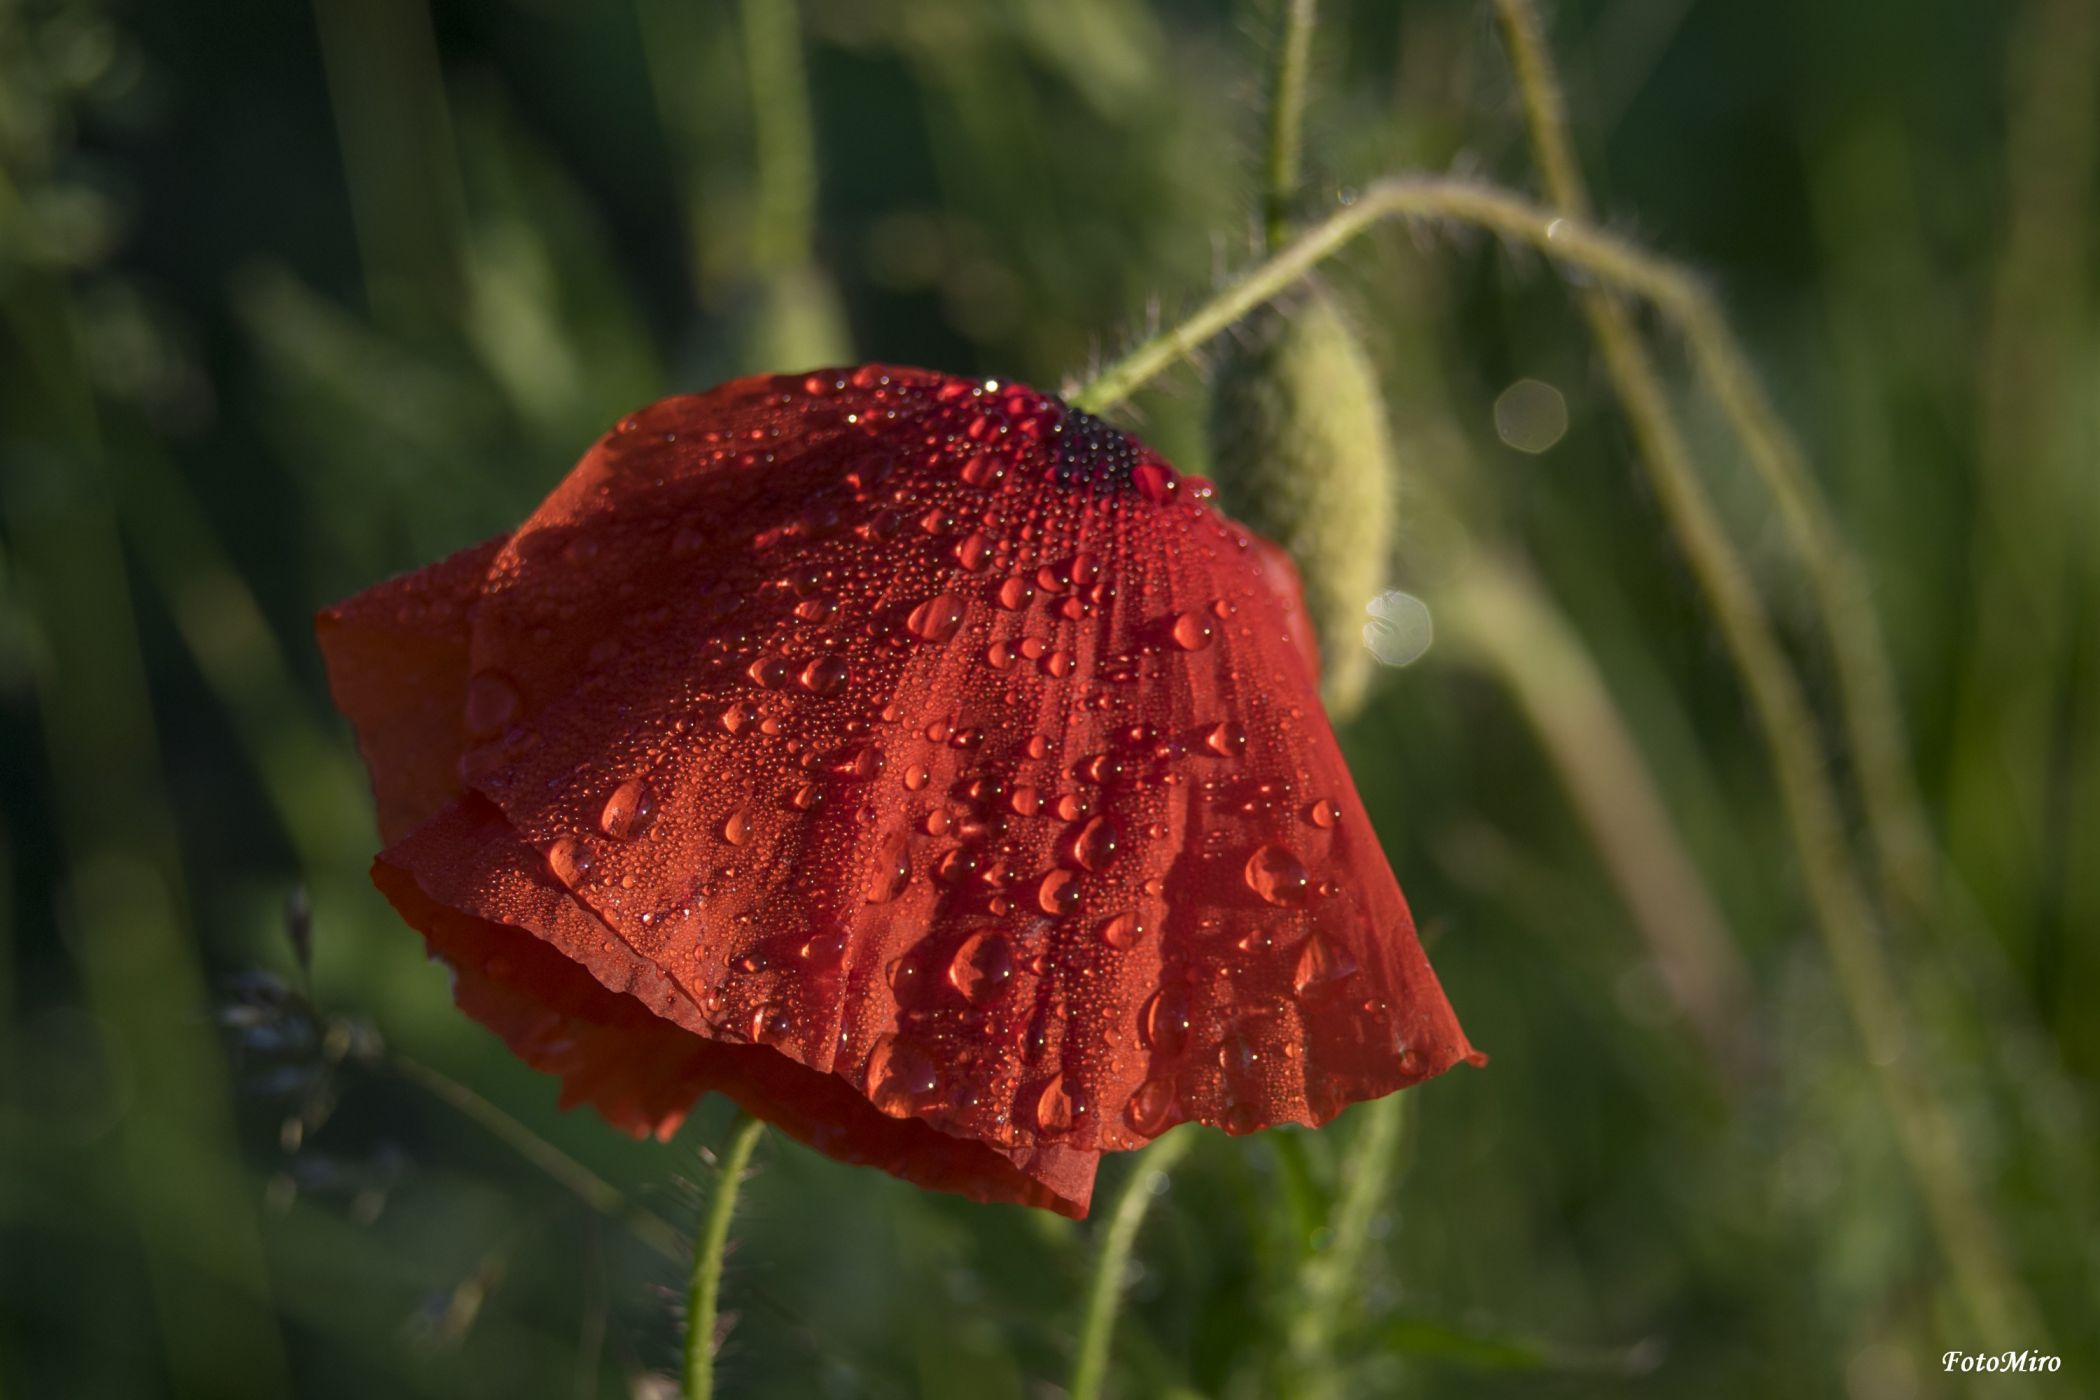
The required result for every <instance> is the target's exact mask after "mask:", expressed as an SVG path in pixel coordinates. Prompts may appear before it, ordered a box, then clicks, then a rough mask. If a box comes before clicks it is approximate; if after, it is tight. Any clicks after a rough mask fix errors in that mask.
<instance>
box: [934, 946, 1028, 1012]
mask: <svg viewBox="0 0 2100 1400" xmlns="http://www.w3.org/2000/svg"><path fill="white" fill-rule="evenodd" d="M1013 975H1014V952H1013V945H1012V944H1011V943H1009V942H1007V939H1006V935H1005V934H1003V933H1001V932H999V931H998V930H997V929H990V928H985V929H979V930H977V932H975V933H973V934H971V935H970V936H969V937H968V938H965V939H964V940H963V941H962V946H961V947H959V948H957V949H956V950H955V956H954V957H953V958H952V959H950V961H949V963H948V985H949V986H951V987H953V988H955V990H956V991H958V992H960V993H962V997H963V1000H964V1001H967V1002H969V1003H970V1004H971V1005H972V1006H983V1005H985V1004H987V1003H988V1002H991V1001H993V1000H995V999H996V998H997V997H998V996H999V994H1000V993H1001V992H1003V991H1005V990H1006V986H1007V983H1008V982H1010V981H1012V980H1013Z"/></svg>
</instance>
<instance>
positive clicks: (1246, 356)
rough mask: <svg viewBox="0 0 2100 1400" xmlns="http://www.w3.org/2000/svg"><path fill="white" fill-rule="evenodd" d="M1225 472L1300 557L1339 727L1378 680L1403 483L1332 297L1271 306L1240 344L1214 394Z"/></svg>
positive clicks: (1234, 506)
mask: <svg viewBox="0 0 2100 1400" xmlns="http://www.w3.org/2000/svg"><path fill="white" fill-rule="evenodd" d="M1210 448H1211V469H1212V473H1213V475H1214V477H1215V479H1216V481H1217V486H1218V494H1219V498H1220V500H1221V502H1222V503H1223V505H1224V507H1225V509H1226V511H1227V512H1228V513H1229V514H1231V515H1232V516H1233V517H1234V518H1236V519H1238V520H1240V521H1242V522H1244V523H1245V524H1247V525H1248V526H1249V527H1251V528H1252V529H1254V530H1256V531H1257V532H1259V533H1261V534H1263V535H1266V536H1267V537H1268V538H1270V539H1272V540H1274V541H1276V542H1277V543H1278V544H1280V545H1282V546H1283V547H1284V548H1285V549H1287V550H1289V551H1290V554H1291V558H1292V559H1293V560H1295V561H1296V562H1297V565H1298V571H1299V573H1300V574H1301V575H1302V576H1303V578H1304V581H1305V604H1306V608H1307V610H1308V611H1310V612H1311V614H1312V619H1313V624H1314V626H1315V627H1316V628H1317V629H1318V631H1319V637H1320V656H1321V660H1322V667H1321V669H1322V676H1321V693H1322V695H1323V697H1324V698H1325V700H1326V702H1327V708H1328V710H1329V711H1330V713H1332V714H1333V716H1334V717H1335V718H1336V719H1337V720H1342V719H1347V718H1349V717H1350V716H1351V715H1353V714H1355V713H1356V712H1357V711H1358V710H1360V709H1362V708H1363V703H1364V700H1365V698H1366V696H1367V694H1368V693H1369V690H1370V686H1371V679H1372V676H1373V674H1374V672H1375V669H1376V668H1375V667H1374V665H1373V661H1374V658H1373V657H1372V655H1371V654H1370V652H1369V651H1367V650H1366V649H1365V647H1364V641H1363V629H1364V620H1365V614H1364V605H1365V604H1366V603H1368V602H1370V601H1371V600H1372V599H1373V598H1376V597H1377V596H1378V595H1379V593H1380V591H1381V590H1382V589H1383V588H1384V587H1385V584H1386V562H1387V558H1388V556H1389V554H1390V552H1391V548H1392V540H1393V522H1394V517H1395V514H1396V512H1395V509H1394V505H1395V502H1394V487H1395V483H1396V481H1397V480H1398V474H1397V471H1396V469H1395V466H1394V462H1393V446H1392V438H1391V435H1390V434H1389V433H1388V431H1387V428H1386V417H1385V401H1384V398H1383V396H1382V395H1381V394H1380V392H1379V387H1378V375H1377V371H1376V370H1375V369H1374V368H1373V366H1372V364H1371V360H1370V356H1369V355H1367V354H1366V353H1365V351H1364V348H1363V345H1362V343H1361V342H1360V341H1359V340H1358V339H1357V337H1356V333H1355V332H1354V331H1352V330H1351V329H1350V328H1349V324H1348V322H1347V321H1346V320H1345V319H1344V318H1343V316H1342V314H1341V311H1340V310H1339V309H1338V308H1337V307H1336V306H1335V304H1334V302H1333V301H1332V299H1330V298H1329V297H1327V296H1326V295H1325V294H1323V293H1321V292H1318V291H1312V292H1308V293H1306V294H1305V295H1303V296H1301V297H1298V298H1294V299H1293V300H1291V301H1288V302H1285V303H1282V304H1278V305H1274V306H1268V307H1264V308H1263V309H1262V310H1260V311H1258V312H1256V313H1255V314H1254V315H1253V316H1251V317H1249V318H1248V319H1247V320H1246V321H1244V322H1243V323H1241V325H1240V326H1239V327H1238V328H1237V329H1236V330H1235V332H1234V333H1233V335H1232V336H1231V337H1229V338H1228V340H1227V350H1226V353H1225V356H1224V359H1223V362H1222V363H1221V364H1220V365H1219V367H1218V372H1217V376H1216V380H1215V382H1214V384H1213V386H1212V395H1211V414H1210Z"/></svg>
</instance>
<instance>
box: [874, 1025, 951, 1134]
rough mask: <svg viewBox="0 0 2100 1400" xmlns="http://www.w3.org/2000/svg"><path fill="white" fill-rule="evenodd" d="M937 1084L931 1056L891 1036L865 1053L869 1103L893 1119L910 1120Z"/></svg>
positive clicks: (938, 1083) (936, 1069)
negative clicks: (866, 1056)
mask: <svg viewBox="0 0 2100 1400" xmlns="http://www.w3.org/2000/svg"><path fill="white" fill-rule="evenodd" d="M940 1083H941V1076H940V1067H939V1066H938V1065H937V1064H936V1063H935V1062H934V1059H933V1057H932V1056H931V1055H929V1054H927V1053H926V1052H925V1051H923V1050H921V1049H919V1048H917V1047H916V1046H912V1045H906V1044H905V1043H904V1042H902V1041H900V1040H898V1039H897V1037H896V1036H894V1035H886V1036H884V1037H883V1038H882V1039H880V1040H878V1041H876V1042H875V1048H874V1049H873V1050H872V1051H870V1052H869V1054H868V1076H867V1086H868V1088H867V1093H868V1101H869V1102H870V1103H873V1104H874V1105H875V1107H877V1108H879V1109H881V1110H882V1111H883V1112H884V1113H887V1114H889V1115H890V1116H891V1117H892V1118H905V1117H909V1116H910V1115H911V1113H912V1112H913V1111H914V1110H916V1109H917V1108H918V1106H919V1104H920V1102H921V1101H923V1100H924V1099H926V1098H927V1097H928V1096H930V1095H931V1094H932V1093H933V1092H934V1091H935V1090H936V1089H938V1088H939V1087H940Z"/></svg>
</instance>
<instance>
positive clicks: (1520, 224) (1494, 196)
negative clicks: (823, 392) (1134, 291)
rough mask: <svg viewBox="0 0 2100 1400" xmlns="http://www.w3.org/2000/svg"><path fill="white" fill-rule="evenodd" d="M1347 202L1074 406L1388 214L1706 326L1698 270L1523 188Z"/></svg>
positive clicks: (1466, 187) (1272, 292) (1102, 405)
mask: <svg viewBox="0 0 2100 1400" xmlns="http://www.w3.org/2000/svg"><path fill="white" fill-rule="evenodd" d="M1343 199H1344V201H1345V202H1344V204H1343V205H1342V207H1341V208H1340V209H1339V210H1337V211H1336V212H1335V213H1333V214H1330V215H1328V216H1327V218H1326V219H1324V220H1323V221H1321V222H1320V223H1317V224H1314V225H1313V226H1312V227H1311V228H1309V229H1307V230H1306V231H1305V232H1304V233H1302V234H1300V235H1299V236H1298V237H1297V238H1295V239H1293V240H1292V241H1291V242H1289V243H1288V244H1286V245H1285V246H1284V247H1283V248H1281V249H1280V250H1278V251H1277V252H1276V253H1275V254H1273V255H1272V256H1270V257H1269V258H1267V259H1266V260H1264V261H1262V262H1260V263H1257V264H1255V266H1253V267H1252V268H1250V269H1248V270H1247V271H1246V272H1244V273H1242V274H1241V275H1240V276H1239V277H1238V278H1236V279H1234V280H1233V281H1231V282H1229V283H1227V284H1226V285H1225V286H1224V287H1223V288H1222V289H1220V290H1219V291H1218V292H1216V293H1215V294H1213V295H1212V297H1211V298H1210V300H1208V301H1206V302H1204V303H1203V304H1202V305H1201V306H1199V307H1198V308H1197V309H1196V310H1195V311H1194V312H1193V313H1191V314H1190V315H1189V316H1188V317H1187V318H1186V319H1185V320H1183V321H1182V322H1181V323H1180V324H1179V325H1176V326H1171V327H1169V328H1167V329H1166V330H1163V331H1161V332H1160V333H1159V334H1157V335H1154V336H1150V337H1148V338H1146V339H1145V340H1143V341H1141V342H1139V343H1138V344H1137V345H1136V346H1135V347H1133V348H1132V349H1131V350H1130V351H1129V352H1128V353H1127V354H1125V355H1123V356H1122V357H1121V358H1120V359H1118V360H1116V361H1114V362H1113V363H1112V364H1110V365H1108V366H1107V367H1105V368H1103V369H1102V370H1100V371H1099V372H1097V373H1096V374H1094V375H1093V376H1092V377H1091V378H1089V379H1087V380H1086V381H1084V382H1083V383H1080V384H1078V385H1076V386H1074V387H1072V388H1071V389H1069V390H1068V392H1067V393H1066V394H1065V398H1066V400H1067V401H1068V402H1070V403H1071V404H1072V406H1073V407H1075V408H1079V409H1083V410H1085V411H1086V412H1088V413H1097V414H1098V413H1105V412H1107V411H1108V410H1110V409H1112V408H1114V407H1115V406H1116V405H1118V404H1120V403H1122V402H1123V401H1124V400H1125V399H1128V398H1129V397H1130V396H1131V395H1132V394H1134V393H1136V392H1137V391H1138V390H1139V389H1141V388H1143V387H1144V386H1145V385H1146V384H1148V383H1150V382H1151V381H1152V380H1154V379H1156V378H1157V377H1159V375H1161V374H1163V373H1164V372H1166V371H1167V370H1168V369H1171V368H1172V367H1173V366H1174V365H1176V364H1177V363H1179V362H1180V361H1182V360H1185V359H1190V358H1192V357H1194V356H1195V355H1196V354H1197V353H1198V352H1199V351H1201V350H1202V348H1203V347H1204V345H1205V344H1206V343H1208V342H1209V341H1210V339H1211V338H1212V337H1213V336H1216V335H1218V334H1219V333H1221V332H1222V331H1224V330H1226V329H1227V328H1228V327H1230V326H1231V325H1232V324H1233V323H1234V322H1236V321H1238V320H1239V319H1240V318H1241V317H1243V316H1245V315H1246V314H1247V313H1248V312H1250V311H1253V310H1255V309H1256V308H1257V307H1260V306H1262V305H1264V304H1266V303H1268V302H1270V301H1273V300H1274V299H1275V298H1276V297H1278V296H1280V295H1281V294H1283V293H1284V292H1286V291H1288V290H1289V289H1290V288H1291V287H1292V286H1294V285H1295V284H1296V283H1297V282H1298V281H1299V280H1300V279H1301V278H1303V277H1304V276H1305V275H1306V274H1307V273H1309V272H1311V271H1312V270H1313V269H1314V268H1316V267H1318V266H1319V265H1320V264H1321V263H1323V262H1325V261H1326V260H1327V259H1328V258H1331V257H1333V256H1334V255H1335V254H1336V253H1339V252H1340V251H1341V250H1342V249H1343V248H1345V247H1347V246H1348V245H1349V244H1350V243H1352V242H1354V241H1355V239H1356V237H1357V236H1358V235H1359V234H1362V233H1364V232H1365V231H1367V230H1369V229H1371V228H1373V227H1375V226H1377V225H1379V224H1382V223H1384V222H1386V221H1387V220H1389V219H1416V220H1425V221H1428V222H1432V223H1449V224H1462V225H1466V226H1468V227H1472V228H1479V229H1485V230H1487V231H1488V232H1490V233H1494V234H1497V235H1500V236H1501V237H1504V238H1507V239H1510V240H1512V241H1514V242H1517V243H1522V244H1526V245H1528V246H1530V247H1532V248H1534V249H1536V250H1537V251H1539V252H1541V253H1543V254H1545V255H1546V256H1547V257H1549V258H1551V259H1553V260H1554V261H1555V262H1557V263H1560V264H1562V265H1563V266H1565V267H1569V268H1572V269H1574V270H1576V271H1579V272H1582V273H1585V274H1587V275H1589V276H1590V277H1592V278H1594V279H1595V280H1597V281H1600V282H1604V283H1608V284H1610V285H1611V286H1613V287H1616V288H1618V289H1620V290H1621V291H1624V292H1628V293H1630V294H1632V295H1634V296H1637V297H1640V298H1642V299H1644V300H1646V301H1649V302H1651V303H1653V304H1654V305H1655V307H1656V309H1657V310H1658V311H1660V312H1661V313H1662V314H1663V315H1664V316H1665V317H1667V318H1668V319H1670V320H1671V321H1673V322H1675V323H1676V324H1677V325H1678V326H1679V328H1680V329H1681V330H1682V331H1684V333H1685V334H1686V335H1687V336H1688V337H1689V336H1690V335H1691V334H1692V332H1693V331H1694V330H1695V329H1698V328H1702V327H1703V326H1704V325H1705V324H1707V323H1706V322H1705V321H1704V319H1703V318H1702V317H1701V316H1700V315H1699V310H1700V308H1702V307H1704V306H1706V305H1707V304H1708V294H1707V292H1706V291H1705V289H1704V287H1702V286H1701V285H1700V283H1699V281H1698V279H1697V278H1695V277H1694V276H1693V275H1692V274H1691V273H1689V272H1687V271H1685V270H1684V269H1683V268H1681V267H1679V266H1678V265H1677V264H1675V263H1673V262H1671V261H1670V260H1669V259H1667V258H1664V257H1662V256H1661V255H1660V254H1657V253H1653V252H1650V251H1648V250H1647V249H1645V248H1642V247H1640V246H1639V245H1638V244H1635V243H1633V242H1631V241H1630V240H1628V239H1624V238H1621V237H1619V236H1617V235H1616V234H1611V233H1607V232H1605V231H1604V230H1602V229H1599V228H1597V227H1595V226H1593V225H1591V224H1588V223H1586V222H1584V221H1582V220H1580V219H1576V218H1573V217H1569V216H1564V215H1557V214H1555V213H1554V212H1553V211H1552V210H1551V209H1547V208H1545V207H1543V206H1541V205H1539V204H1537V203H1535V202H1533V201H1531V200H1528V199H1526V198H1524V197H1523V196H1522V195H1518V194H1512V193H1510V192H1509V191H1507V190H1503V189H1498V188H1496V187H1495V186H1492V185H1486V184H1481V183H1479V182H1477V181H1473V180H1465V179H1460V178H1458V177H1455V176H1444V175H1395V176H1388V177H1386V178H1384V179H1381V180H1375V181H1373V182H1372V183H1371V184H1369V185H1366V186H1365V187H1364V188H1363V189H1362V190H1360V191H1356V192H1353V193H1345V194H1344V195H1343Z"/></svg>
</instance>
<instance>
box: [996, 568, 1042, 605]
mask: <svg viewBox="0 0 2100 1400" xmlns="http://www.w3.org/2000/svg"><path fill="white" fill-rule="evenodd" d="M1033 597H1035V587H1034V585H1032V584H1031V583H1029V582H1028V580H1027V579H1025V578H1022V577H1021V576H1020V575H1019V574H1015V575H1014V576H1013V577H1012V578H1009V579H1008V580H1007V581H1006V582H1004V583H1002V584H1000V585H999V593H998V598H999V606H1000V607H1002V608H1005V609H1006V610H1007V611H1008V612H1019V611H1020V610H1021V609H1023V608H1025V607H1027V606H1028V602H1029V600H1030V599H1031V598H1033Z"/></svg>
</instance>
